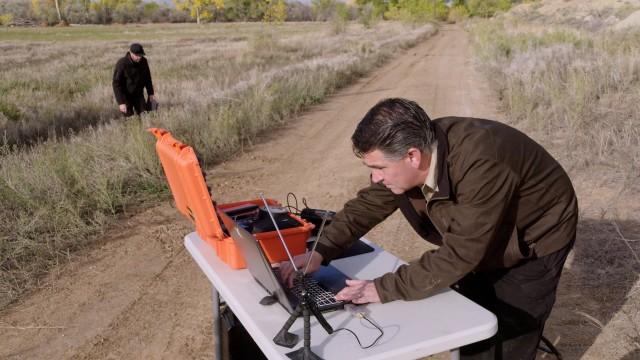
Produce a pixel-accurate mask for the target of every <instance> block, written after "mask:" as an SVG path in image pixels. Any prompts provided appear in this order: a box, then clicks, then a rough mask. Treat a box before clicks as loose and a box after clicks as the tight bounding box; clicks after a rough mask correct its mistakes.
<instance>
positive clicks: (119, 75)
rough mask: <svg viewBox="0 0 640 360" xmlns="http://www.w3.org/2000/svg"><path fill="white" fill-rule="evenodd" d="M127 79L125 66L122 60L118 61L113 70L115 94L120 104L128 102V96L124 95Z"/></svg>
mask: <svg viewBox="0 0 640 360" xmlns="http://www.w3.org/2000/svg"><path fill="white" fill-rule="evenodd" d="M126 81H127V80H126V79H125V77H124V66H123V64H122V62H120V61H118V62H117V63H116V68H115V70H114V71H113V94H114V95H115V97H116V101H117V102H118V105H121V104H124V103H126V97H125V95H124V94H125V91H124V89H125V87H126V86H127V85H126Z"/></svg>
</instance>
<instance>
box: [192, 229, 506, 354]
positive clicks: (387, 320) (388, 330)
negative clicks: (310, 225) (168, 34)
mask: <svg viewBox="0 0 640 360" xmlns="http://www.w3.org/2000/svg"><path fill="white" fill-rule="evenodd" d="M184 240H185V246H186V248H187V250H188V251H189V253H190V254H191V256H192V257H193V259H194V260H195V261H196V263H197V264H198V266H200V269H202V271H203V272H204V273H205V275H206V276H207V278H208V279H209V281H211V284H212V285H213V286H212V293H213V311H214V336H215V337H216V360H220V359H221V357H220V356H221V350H220V349H221V346H220V334H221V333H220V314H219V306H220V296H221V297H222V298H223V299H224V301H225V302H226V304H227V306H229V307H230V308H231V310H232V311H233V313H234V314H235V315H236V317H237V318H238V319H239V320H240V321H241V322H242V324H243V325H244V327H245V329H246V330H247V331H248V332H249V334H250V335H251V337H252V338H253V340H254V341H255V342H256V344H257V345H258V346H259V347H260V349H261V350H262V352H263V353H264V354H265V356H266V357H267V358H269V359H283V360H284V359H288V357H287V356H286V354H287V353H289V352H291V351H293V350H295V349H298V348H300V347H302V338H303V321H302V318H299V319H298V320H296V322H295V323H294V324H293V326H292V327H291V329H290V331H291V332H292V333H294V334H297V335H298V336H299V338H300V342H299V343H298V344H297V345H296V346H295V347H294V348H293V349H289V348H286V347H282V346H279V345H276V344H275V343H274V342H273V337H274V336H275V335H276V333H277V332H278V331H279V330H280V328H281V327H282V325H283V324H284V323H285V321H286V320H287V319H288V318H289V313H288V312H287V311H286V310H285V309H284V308H283V307H282V306H280V305H279V304H277V303H276V304H273V305H268V306H265V305H260V304H259V303H258V301H259V300H260V299H262V298H263V297H264V296H266V295H267V292H266V291H265V290H264V289H263V288H262V287H261V286H260V285H259V284H258V283H257V282H256V281H255V280H254V279H253V277H252V276H251V274H249V272H248V271H247V270H246V269H243V270H234V269H231V268H230V267H229V266H227V265H226V264H224V263H223V262H222V261H221V260H220V259H219V258H218V257H217V256H216V254H215V252H214V250H213V249H212V248H211V247H210V246H209V245H207V244H206V243H205V242H204V241H203V240H202V239H201V238H200V237H199V236H198V234H196V233H195V232H193V233H190V234H188V235H187V236H185V239H184ZM362 240H363V241H365V242H366V243H367V244H369V245H370V246H372V247H373V248H374V251H373V252H369V253H365V254H361V255H357V256H353V257H349V258H343V259H338V260H334V261H332V262H331V265H333V266H335V267H336V268H338V269H339V270H341V271H342V272H343V273H344V274H346V275H347V276H349V277H350V278H353V279H373V278H376V277H379V276H381V275H383V274H385V273H387V272H391V271H394V270H395V269H396V268H397V267H398V266H400V265H402V264H404V262H403V261H402V260H400V259H398V258H397V257H395V256H394V255H392V254H390V253H389V252H386V251H384V250H382V249H381V248H379V247H378V246H376V245H375V244H373V243H371V242H369V241H367V240H366V239H362ZM358 311H359V312H364V313H365V314H367V317H368V318H369V319H371V320H372V321H374V322H375V323H376V324H378V325H379V326H380V327H381V328H382V329H383V330H384V335H383V336H382V338H380V340H378V342H377V344H376V345H374V346H372V347H370V348H368V349H361V348H360V347H359V346H358V343H357V341H356V339H355V338H354V337H353V335H351V334H349V333H348V332H346V331H339V332H334V334H333V335H328V334H327V333H326V332H325V330H324V329H323V328H322V327H321V326H320V324H319V323H318V322H317V320H316V319H315V318H314V317H313V316H312V317H311V350H312V351H313V352H314V353H315V354H316V355H318V356H320V357H321V358H323V359H325V360H331V359H350V360H351V359H354V360H355V359H371V360H373V359H393V360H400V359H416V358H420V357H424V356H427V355H431V354H435V353H439V352H443V351H447V350H450V351H451V358H452V359H458V357H459V352H458V349H459V348H460V347H461V346H464V345H467V344H471V343H474V342H477V341H480V340H484V339H486V338H489V337H491V336H493V335H494V334H495V333H496V331H497V330H498V323H497V320H496V317H495V316H494V315H493V314H492V313H491V312H489V311H487V310H485V309H484V308H482V307H480V306H479V305H477V304H475V303H474V302H472V301H471V300H468V299H467V298H466V297H464V296H462V295H460V294H458V293H457V292H455V291H453V290H446V291H443V292H441V293H439V294H437V295H434V296H431V297H429V298H426V299H423V300H417V301H393V302H390V303H386V304H380V303H376V304H368V305H363V306H359V307H358ZM324 316H325V318H326V319H327V321H328V322H329V324H331V326H332V327H333V328H334V329H336V328H348V329H350V330H352V331H353V332H355V333H356V334H357V335H358V337H359V338H360V341H362V343H363V344H366V345H368V344H370V343H371V342H372V341H373V340H374V339H375V338H376V337H377V336H378V335H379V331H378V330H376V329H375V328H374V327H373V326H371V325H370V324H369V323H367V322H366V321H364V320H362V319H360V318H357V317H355V316H354V315H353V314H352V313H351V312H349V311H346V310H345V311H334V312H329V313H324Z"/></svg>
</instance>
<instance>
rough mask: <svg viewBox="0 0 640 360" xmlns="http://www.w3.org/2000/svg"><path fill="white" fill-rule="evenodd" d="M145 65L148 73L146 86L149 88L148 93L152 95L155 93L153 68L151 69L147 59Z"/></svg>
mask: <svg viewBox="0 0 640 360" xmlns="http://www.w3.org/2000/svg"><path fill="white" fill-rule="evenodd" d="M144 66H145V73H146V74H145V75H146V76H145V84H144V86H145V87H146V88H147V95H149V96H151V95H153V94H154V92H153V81H152V80H151V70H150V69H149V63H148V62H147V59H144Z"/></svg>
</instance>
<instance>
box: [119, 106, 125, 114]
mask: <svg viewBox="0 0 640 360" xmlns="http://www.w3.org/2000/svg"><path fill="white" fill-rule="evenodd" d="M118 109H119V110H120V112H121V113H123V114H126V113H127V104H120V105H118Z"/></svg>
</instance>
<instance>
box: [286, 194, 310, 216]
mask: <svg viewBox="0 0 640 360" xmlns="http://www.w3.org/2000/svg"><path fill="white" fill-rule="evenodd" d="M289 197H292V198H293V200H294V201H295V205H291V203H290V202H289ZM302 201H303V202H306V201H305V200H304V199H302ZM286 208H287V210H289V212H290V213H292V214H295V215H300V209H299V208H298V198H297V197H296V194H294V193H292V192H290V193H287V206H286ZM291 209H294V210H295V211H292V210H291Z"/></svg>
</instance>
